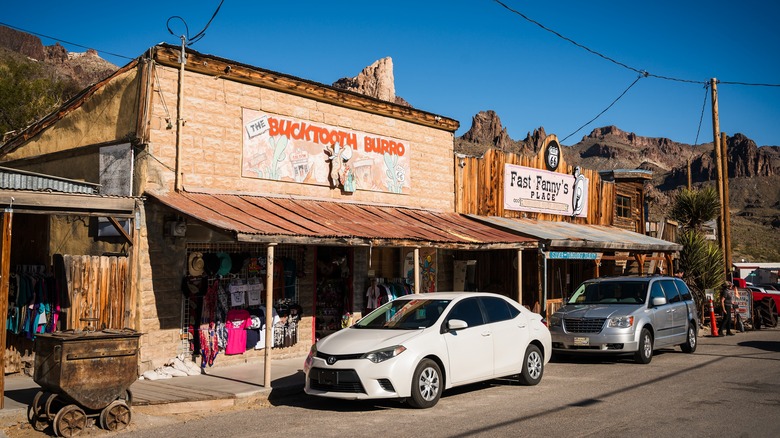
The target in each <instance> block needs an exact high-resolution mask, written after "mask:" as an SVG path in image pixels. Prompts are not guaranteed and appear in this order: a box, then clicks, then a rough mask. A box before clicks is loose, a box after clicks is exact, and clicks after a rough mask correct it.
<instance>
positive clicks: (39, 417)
mask: <svg viewBox="0 0 780 438" xmlns="http://www.w3.org/2000/svg"><path fill="white" fill-rule="evenodd" d="M44 394H45V392H43V391H38V393H37V394H35V398H34V399H33V402H32V404H31V405H30V406H29V407H28V408H27V420H28V421H29V422H30V424H31V425H32V427H33V429H35V430H37V431H38V432H43V430H44V429H46V426H48V425H49V417H47V416H46V415H45V414H44V404H43V403H42V400H43V395H44Z"/></svg>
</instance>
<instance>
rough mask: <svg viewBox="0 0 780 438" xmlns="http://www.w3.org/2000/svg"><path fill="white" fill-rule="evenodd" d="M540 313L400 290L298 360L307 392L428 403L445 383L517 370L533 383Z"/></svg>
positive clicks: (546, 341)
mask: <svg viewBox="0 0 780 438" xmlns="http://www.w3.org/2000/svg"><path fill="white" fill-rule="evenodd" d="M550 342H551V341H550V332H549V331H548V330H547V327H546V326H545V325H544V323H543V322H542V317H541V316H540V315H539V314H536V313H533V312H531V311H530V310H528V309H526V308H524V307H522V306H520V305H519V304H518V303H517V302H515V301H512V300H510V299H508V298H506V297H504V296H501V295H496V294H488V293H476V292H435V293H429V294H419V295H406V296H403V297H400V298H398V299H396V300H393V301H391V302H389V303H386V304H384V305H382V306H381V307H379V308H378V309H376V310H374V311H373V312H371V313H369V314H368V315H366V316H365V317H363V318H362V319H360V320H359V321H358V322H357V323H356V324H355V325H353V326H351V327H349V328H346V329H343V330H341V331H339V332H336V333H334V334H332V335H330V336H327V337H325V338H322V339H320V340H319V342H317V343H316V344H315V345H313V346H312V348H311V351H310V352H309V356H308V357H307V358H306V362H305V364H304V372H305V373H306V387H305V391H306V393H307V394H311V395H317V396H323V397H333V398H341V399H380V398H400V399H405V400H407V402H408V403H409V404H410V405H412V406H414V407H417V408H429V407H432V406H434V405H435V404H436V403H437V402H438V401H439V397H441V394H442V392H443V391H444V390H445V389H449V388H453V387H456V386H460V385H466V384H469V383H474V382H479V381H484V380H490V379H494V378H498V377H507V376H517V379H518V380H519V382H520V383H522V384H525V385H536V384H537V383H539V382H540V381H541V380H542V375H543V374H544V365H545V364H546V363H547V362H548V361H549V360H550V355H551V353H552V347H551V343H550Z"/></svg>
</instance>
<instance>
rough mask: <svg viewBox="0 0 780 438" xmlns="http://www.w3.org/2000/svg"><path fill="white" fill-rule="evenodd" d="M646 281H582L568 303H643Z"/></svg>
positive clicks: (645, 294) (645, 293)
mask: <svg viewBox="0 0 780 438" xmlns="http://www.w3.org/2000/svg"><path fill="white" fill-rule="evenodd" d="M646 297H647V283H646V282H643V281H624V282H618V281H615V282H608V281H605V282H597V283H583V284H582V285H580V287H579V288H577V290H576V291H575V292H574V295H572V296H571V298H569V301H568V302H567V303H568V304H644V302H645V299H646Z"/></svg>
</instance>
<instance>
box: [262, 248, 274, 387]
mask: <svg viewBox="0 0 780 438" xmlns="http://www.w3.org/2000/svg"><path fill="white" fill-rule="evenodd" d="M275 246H276V244H275V243H269V244H268V251H267V254H266V258H267V260H266V262H265V352H264V355H263V386H264V387H265V388H270V387H271V347H272V346H273V340H274V326H273V323H274V311H273V308H274V302H273V301H274V247H275Z"/></svg>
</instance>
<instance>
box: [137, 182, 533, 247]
mask: <svg viewBox="0 0 780 438" xmlns="http://www.w3.org/2000/svg"><path fill="white" fill-rule="evenodd" d="M148 195H150V196H151V197H153V198H155V199H157V200H159V201H160V202H162V203H163V204H165V205H167V206H169V207H171V208H173V209H175V210H178V211H179V212H181V213H183V214H185V215H187V216H190V217H192V218H194V219H197V220H199V221H202V222H205V223H207V224H209V225H212V226H214V227H218V228H221V229H223V230H227V231H232V232H234V233H235V234H236V238H237V239H238V240H239V241H244V242H277V243H311V244H341V245H377V246H410V245H412V246H413V245H421V246H426V245H430V246H438V247H451V248H463V249H496V248H526V247H534V248H535V247H536V243H537V242H536V239H533V238H529V237H525V236H521V235H519V234H516V233H513V232H510V231H507V230H503V229H500V228H495V227H491V226H489V225H486V224H483V223H481V222H478V221H474V220H472V219H469V218H468V217H466V216H464V215H460V214H456V213H444V212H436V211H431V210H423V209H414V208H404V207H393V206H378V205H369V204H354V203H344V202H335V201H320V200H310V199H297V198H276V197H266V196H249V195H232V194H206V193H189V192H168V193H155V192H149V193H148Z"/></svg>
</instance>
